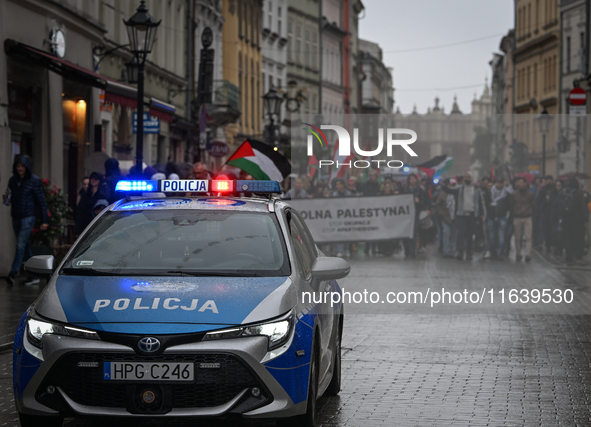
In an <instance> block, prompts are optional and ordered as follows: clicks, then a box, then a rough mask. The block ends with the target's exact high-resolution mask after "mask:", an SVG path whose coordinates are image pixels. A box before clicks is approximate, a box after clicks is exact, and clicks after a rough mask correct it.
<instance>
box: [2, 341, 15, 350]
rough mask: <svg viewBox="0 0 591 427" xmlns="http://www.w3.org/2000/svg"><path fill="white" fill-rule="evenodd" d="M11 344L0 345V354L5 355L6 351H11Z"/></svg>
mask: <svg viewBox="0 0 591 427" xmlns="http://www.w3.org/2000/svg"><path fill="white" fill-rule="evenodd" d="M12 346H13V343H11V342H6V343H4V344H0V353H5V352H7V351H10V350H12Z"/></svg>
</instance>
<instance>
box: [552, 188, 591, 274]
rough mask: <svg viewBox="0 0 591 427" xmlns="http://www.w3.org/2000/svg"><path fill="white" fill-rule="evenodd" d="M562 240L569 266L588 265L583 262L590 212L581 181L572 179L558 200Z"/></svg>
mask: <svg viewBox="0 0 591 427" xmlns="http://www.w3.org/2000/svg"><path fill="white" fill-rule="evenodd" d="M556 205H557V206H558V213H559V216H560V220H559V221H560V224H561V228H562V239H563V243H564V249H565V252H566V263H567V265H575V264H578V265H586V264H587V263H586V262H585V261H583V259H582V258H583V249H584V238H585V223H587V222H588V221H589V210H588V209H587V206H586V205H585V199H584V196H583V191H581V189H580V188H579V180H578V179H577V178H575V177H572V178H571V179H570V180H569V181H568V184H567V186H566V188H565V189H564V190H562V191H561V192H560V194H559V195H558V197H557V198H556Z"/></svg>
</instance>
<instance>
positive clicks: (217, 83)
mask: <svg viewBox="0 0 591 427" xmlns="http://www.w3.org/2000/svg"><path fill="white" fill-rule="evenodd" d="M212 101H213V102H212V104H208V105H207V115H208V121H207V122H208V123H207V124H208V125H210V126H225V125H227V124H229V123H235V122H236V121H237V120H238V119H239V118H240V114H241V113H240V89H239V88H238V86H236V85H235V84H233V83H231V82H229V81H227V80H214V81H213V96H212Z"/></svg>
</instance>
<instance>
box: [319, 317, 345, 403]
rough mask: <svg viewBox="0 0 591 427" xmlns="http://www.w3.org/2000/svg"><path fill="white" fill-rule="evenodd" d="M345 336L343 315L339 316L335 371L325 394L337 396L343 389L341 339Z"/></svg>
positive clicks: (334, 362)
mask: <svg viewBox="0 0 591 427" xmlns="http://www.w3.org/2000/svg"><path fill="white" fill-rule="evenodd" d="M342 337H343V316H340V317H339V324H338V326H337V336H336V337H335V344H334V345H335V349H334V361H333V372H332V379H331V380H330V384H329V385H328V387H327V388H326V391H325V392H324V395H325V396H336V395H338V394H339V392H340V391H341V340H342Z"/></svg>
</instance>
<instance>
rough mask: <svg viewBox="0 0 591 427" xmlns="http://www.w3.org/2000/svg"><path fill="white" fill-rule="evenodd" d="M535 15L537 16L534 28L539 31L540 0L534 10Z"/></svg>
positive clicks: (537, 0)
mask: <svg viewBox="0 0 591 427" xmlns="http://www.w3.org/2000/svg"><path fill="white" fill-rule="evenodd" d="M534 17H535V24H534V25H535V27H534V30H535V31H538V28H539V27H540V0H536V10H535V11H534Z"/></svg>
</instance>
